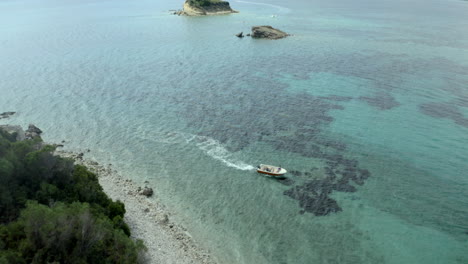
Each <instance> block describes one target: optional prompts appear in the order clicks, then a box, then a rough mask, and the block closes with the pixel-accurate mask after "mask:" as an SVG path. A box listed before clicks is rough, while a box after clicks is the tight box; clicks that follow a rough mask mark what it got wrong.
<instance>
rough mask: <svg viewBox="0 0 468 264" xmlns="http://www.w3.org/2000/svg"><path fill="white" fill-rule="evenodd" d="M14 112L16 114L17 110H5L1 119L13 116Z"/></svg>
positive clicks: (0, 116)
mask: <svg viewBox="0 0 468 264" xmlns="http://www.w3.org/2000/svg"><path fill="white" fill-rule="evenodd" d="M14 114H16V112H3V113H1V114H0V119H2V118H8V117H10V116H12V115H14Z"/></svg>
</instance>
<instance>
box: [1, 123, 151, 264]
mask: <svg viewBox="0 0 468 264" xmlns="http://www.w3.org/2000/svg"><path fill="white" fill-rule="evenodd" d="M53 151H54V147H52V146H49V145H45V144H43V142H42V140H41V139H40V138H36V139H33V140H24V141H16V136H15V135H11V134H9V133H7V132H5V131H3V130H2V129H1V128H0V264H3V263H138V262H139V254H140V253H141V251H142V250H144V246H143V244H142V242H141V241H137V242H134V241H133V240H131V239H130V238H129V236H130V229H129V228H128V226H127V224H126V223H125V222H124V221H123V217H124V214H125V206H124V204H123V203H122V202H120V201H116V202H114V201H112V200H111V199H109V198H108V197H107V195H106V194H105V193H104V192H103V190H102V187H101V186H100V185H99V182H98V179H97V176H96V175H95V174H94V173H92V172H90V171H88V170H87V168H86V167H84V166H80V165H74V164H73V161H72V160H70V159H64V158H61V157H58V156H55V155H53Z"/></svg>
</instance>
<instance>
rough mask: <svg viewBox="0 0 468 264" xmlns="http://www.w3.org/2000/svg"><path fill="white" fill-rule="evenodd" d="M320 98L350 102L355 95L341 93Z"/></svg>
mask: <svg viewBox="0 0 468 264" xmlns="http://www.w3.org/2000/svg"><path fill="white" fill-rule="evenodd" d="M319 98H320V99H323V100H330V101H335V102H349V101H351V100H353V97H350V96H340V95H330V96H319Z"/></svg>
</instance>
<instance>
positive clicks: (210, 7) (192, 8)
mask: <svg viewBox="0 0 468 264" xmlns="http://www.w3.org/2000/svg"><path fill="white" fill-rule="evenodd" d="M231 13H238V11H236V10H233V9H232V8H231V6H230V5H229V2H226V1H220V0H186V1H185V3H184V8H183V10H182V11H180V12H178V13H177V14H178V15H185V16H206V15H224V14H231Z"/></svg>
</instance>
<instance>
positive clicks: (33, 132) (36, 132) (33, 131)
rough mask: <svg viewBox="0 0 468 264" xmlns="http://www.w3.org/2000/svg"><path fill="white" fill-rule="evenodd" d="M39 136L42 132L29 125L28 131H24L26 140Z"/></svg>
mask: <svg viewBox="0 0 468 264" xmlns="http://www.w3.org/2000/svg"><path fill="white" fill-rule="evenodd" d="M41 134H42V130H40V129H39V128H38V127H37V126H35V125H33V124H30V125H29V127H28V130H26V133H25V136H26V138H27V139H33V138H36V137H40V135H41Z"/></svg>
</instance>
